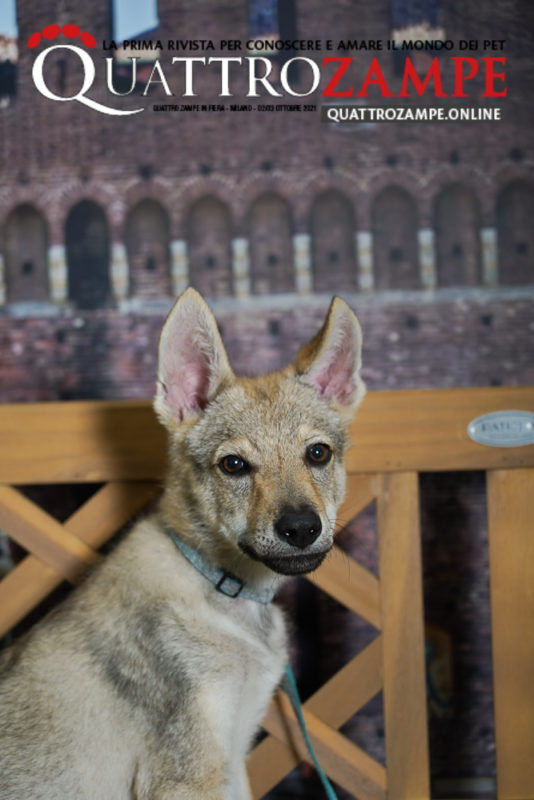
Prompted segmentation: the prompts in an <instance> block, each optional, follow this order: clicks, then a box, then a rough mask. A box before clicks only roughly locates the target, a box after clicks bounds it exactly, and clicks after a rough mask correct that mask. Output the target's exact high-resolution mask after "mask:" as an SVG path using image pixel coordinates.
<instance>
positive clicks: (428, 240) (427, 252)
mask: <svg viewBox="0 0 534 800" xmlns="http://www.w3.org/2000/svg"><path fill="white" fill-rule="evenodd" d="M417 242H418V244H419V274H420V277H421V285H422V287H423V289H435V288H436V286H437V283H438V281H437V273H436V248H435V246H434V230H433V228H421V229H420V230H419V231H417Z"/></svg>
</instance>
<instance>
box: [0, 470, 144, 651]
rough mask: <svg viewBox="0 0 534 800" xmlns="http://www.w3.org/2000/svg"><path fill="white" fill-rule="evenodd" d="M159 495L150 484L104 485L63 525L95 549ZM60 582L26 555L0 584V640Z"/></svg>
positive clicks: (34, 559) (61, 579) (51, 572)
mask: <svg viewBox="0 0 534 800" xmlns="http://www.w3.org/2000/svg"><path fill="white" fill-rule="evenodd" d="M158 492H159V487H158V485H157V484H154V483H138V484H117V483H112V484H106V485H105V486H103V487H102V488H101V489H99V490H98V491H97V492H96V493H95V494H94V495H93V496H92V497H91V498H90V499H89V500H88V501H87V502H86V503H84V505H83V506H81V508H79V509H78V510H77V511H75V512H74V514H72V515H71V516H70V517H69V518H68V520H67V521H66V522H65V526H66V527H67V528H68V529H69V531H70V532H71V533H72V534H74V536H77V537H78V538H79V539H81V540H82V541H83V542H85V543H86V544H88V545H89V546H90V547H93V548H99V547H101V545H102V544H104V542H106V541H107V540H108V539H109V538H110V537H111V536H112V535H113V534H114V533H115V532H116V531H117V530H119V529H120V528H122V527H123V525H126V524H127V523H128V522H129V521H130V519H131V518H132V517H133V516H134V515H135V514H137V513H138V512H139V511H141V510H142V509H143V508H144V506H145V505H146V504H147V503H148V502H149V501H150V500H151V499H152V498H153V497H155V496H156V495H157V494H158ZM62 581H63V577H62V575H60V574H58V573H57V572H56V571H55V570H54V569H52V568H51V567H49V566H48V565H47V564H45V563H44V562H43V561H41V560H40V559H39V558H37V556H35V555H28V556H26V558H24V559H23V560H22V561H21V563H20V564H18V565H17V566H16V567H15V569H14V570H12V571H11V572H10V573H9V574H8V575H6V577H5V578H4V579H3V580H2V581H0V637H1V636H4V634H6V633H7V632H8V631H10V630H11V628H12V627H13V626H14V625H16V624H17V623H18V622H20V621H21V620H22V619H24V617H25V616H26V614H29V612H30V611H32V610H33V609H34V608H35V607H36V606H37V605H39V603H41V602H42V601H43V600H44V599H45V597H47V596H48V595H49V594H50V592H52V591H53V590H54V589H56V588H57V587H58V586H59V585H60V584H61V583H62Z"/></svg>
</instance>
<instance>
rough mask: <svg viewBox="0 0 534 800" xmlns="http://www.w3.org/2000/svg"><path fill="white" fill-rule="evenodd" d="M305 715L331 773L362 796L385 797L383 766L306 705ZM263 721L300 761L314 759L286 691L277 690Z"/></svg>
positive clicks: (315, 745) (362, 799)
mask: <svg viewBox="0 0 534 800" xmlns="http://www.w3.org/2000/svg"><path fill="white" fill-rule="evenodd" d="M303 716H304V720H305V723H306V728H307V730H308V735H309V737H310V740H311V742H312V745H313V748H314V750H315V753H316V755H317V758H318V759H319V762H320V764H321V766H322V768H323V770H324V771H325V772H326V774H327V775H328V777H329V778H331V779H332V780H333V781H335V782H336V783H337V784H338V785H339V786H341V787H343V789H346V790H347V791H348V792H351V793H352V794H353V795H354V796H355V797H358V798H359V800H385V798H386V770H385V769H384V767H383V766H382V765H381V764H379V763H378V761H375V760H374V759H373V758H371V756H368V755H367V753H365V752H364V751H363V750H362V749H361V748H359V747H357V746H356V745H355V744H353V743H352V742H351V741H349V739H347V738H346V737H345V736H342V735H341V734H340V733H338V731H336V730H334V729H333V728H331V727H330V726H328V725H326V724H325V723H324V722H322V721H321V720H320V719H318V717H316V716H315V715H314V714H312V713H311V712H310V711H307V710H306V709H304V710H303ZM262 724H263V727H264V728H265V729H266V730H267V731H269V733H271V734H272V735H273V736H275V737H276V738H277V739H279V740H280V741H281V742H283V743H284V744H285V745H286V746H287V747H293V748H294V749H295V751H296V753H297V754H298V757H299V759H300V760H301V761H308V762H309V763H312V762H311V759H310V756H309V753H308V749H307V747H306V744H305V742H304V738H303V736H302V732H301V729H300V725H299V722H298V720H297V718H296V716H295V712H294V711H293V708H292V706H291V702H290V700H289V698H288V697H287V695H286V694H285V693H284V692H282V691H279V692H278V694H277V696H276V700H275V702H274V703H271V705H270V706H269V709H268V712H267V716H266V717H265V719H264V721H263V723H262Z"/></svg>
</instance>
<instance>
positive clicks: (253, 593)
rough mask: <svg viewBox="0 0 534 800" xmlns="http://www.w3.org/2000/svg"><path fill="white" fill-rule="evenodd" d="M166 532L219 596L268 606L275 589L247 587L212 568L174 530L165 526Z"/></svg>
mask: <svg viewBox="0 0 534 800" xmlns="http://www.w3.org/2000/svg"><path fill="white" fill-rule="evenodd" d="M166 531H167V533H168V534H169V536H170V537H171V539H172V541H173V542H174V544H175V545H176V547H177V548H178V550H179V551H180V552H181V553H182V555H184V556H185V557H186V558H187V560H188V561H189V562H190V563H191V564H192V565H193V566H194V567H195V569H197V570H198V571H199V572H200V573H201V574H202V575H204V577H205V578H207V579H208V580H209V581H210V583H212V584H213V585H214V586H215V588H216V589H217V591H218V592H221V594H224V595H226V597H244V598H246V599H247V600H254V601H255V602H256V603H263V605H268V603H270V602H271V600H272V599H273V597H274V595H275V593H276V589H263V590H260V589H252V588H250V587H248V586H247V585H246V583H245V582H244V581H242V580H241V579H240V578H238V577H236V576H235V575H233V574H232V573H231V572H228V570H226V569H222V567H212V565H211V564H210V563H209V561H207V560H206V559H205V558H204V556H203V555H202V554H201V553H199V552H198V550H195V549H194V548H193V547H190V546H189V545H188V544H186V542H184V540H183V539H181V538H180V537H179V536H178V534H177V533H176V531H175V530H173V529H172V528H170V527H168V526H166Z"/></svg>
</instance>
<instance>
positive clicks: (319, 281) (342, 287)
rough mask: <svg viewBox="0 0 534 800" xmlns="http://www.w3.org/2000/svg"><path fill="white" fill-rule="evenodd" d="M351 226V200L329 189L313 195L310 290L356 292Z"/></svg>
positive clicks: (353, 241)
mask: <svg viewBox="0 0 534 800" xmlns="http://www.w3.org/2000/svg"><path fill="white" fill-rule="evenodd" d="M355 227H356V226H355V220H354V211H353V208H352V203H351V202H350V200H349V199H348V198H347V197H345V195H344V194H342V193H341V192H338V191H336V190H334V189H330V190H328V191H326V192H322V193H321V194H320V195H319V196H318V197H316V199H315V201H314V203H313V206H312V212H311V235H312V271H313V288H314V291H316V292H342V291H345V292H354V291H356V289H357V279H356V249H355V233H356V231H355Z"/></svg>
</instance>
